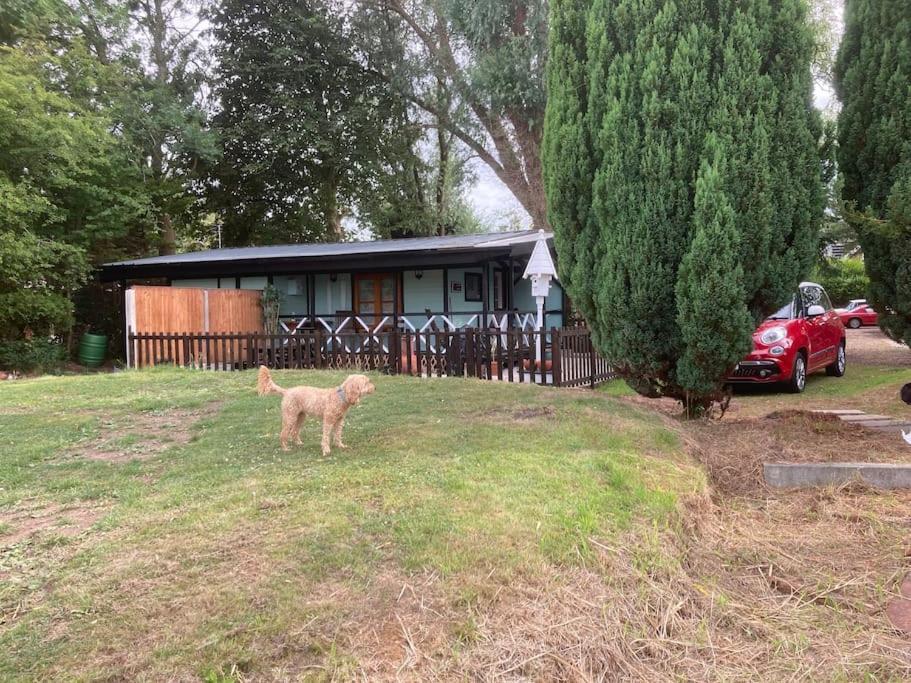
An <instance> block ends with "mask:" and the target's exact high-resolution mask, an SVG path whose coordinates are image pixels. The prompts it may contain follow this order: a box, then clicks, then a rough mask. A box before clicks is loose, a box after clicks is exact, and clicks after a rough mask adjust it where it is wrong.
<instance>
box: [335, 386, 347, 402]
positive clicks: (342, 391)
mask: <svg viewBox="0 0 911 683" xmlns="http://www.w3.org/2000/svg"><path fill="white" fill-rule="evenodd" d="M335 393H336V394H338V400H339V401H341V402H342V403H343V404H344V405H348V399H347V398H346V397H345V388H344V387H335Z"/></svg>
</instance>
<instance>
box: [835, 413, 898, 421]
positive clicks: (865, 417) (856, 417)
mask: <svg viewBox="0 0 911 683" xmlns="http://www.w3.org/2000/svg"><path fill="white" fill-rule="evenodd" d="M838 419H839V420H841V421H842V422H864V423H866V422H877V421H882V420H891V419H892V418H891V417H889V416H888V415H870V414H868V413H863V414H861V415H839V416H838Z"/></svg>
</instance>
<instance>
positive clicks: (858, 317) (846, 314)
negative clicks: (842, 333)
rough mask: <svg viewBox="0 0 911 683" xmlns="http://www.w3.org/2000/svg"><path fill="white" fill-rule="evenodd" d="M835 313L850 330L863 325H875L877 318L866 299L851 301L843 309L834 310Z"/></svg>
mask: <svg viewBox="0 0 911 683" xmlns="http://www.w3.org/2000/svg"><path fill="white" fill-rule="evenodd" d="M835 312H836V313H838V317H840V318H841V321H842V322H843V323H844V324H845V325H847V326H848V327H850V328H851V329H852V330H856V329H857V328H858V327H862V326H863V325H875V324H876V319H877V317H878V316H877V315H876V311H874V310H873V309H872V308H871V307H870V304H868V303H867V300H866V299H852V300H851V301H849V302H848V305H847V306H846V307H845V308H836V309H835Z"/></svg>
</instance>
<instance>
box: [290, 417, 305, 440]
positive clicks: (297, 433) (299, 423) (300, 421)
mask: <svg viewBox="0 0 911 683" xmlns="http://www.w3.org/2000/svg"><path fill="white" fill-rule="evenodd" d="M305 417H307V415H306V413H298V414H297V418H296V419H295V421H294V430H293V434H294V443H295V444H297V445H298V446H303V445H304V442H303V441H301V427H303V426H304V418H305Z"/></svg>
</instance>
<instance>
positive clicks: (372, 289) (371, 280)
mask: <svg viewBox="0 0 911 683" xmlns="http://www.w3.org/2000/svg"><path fill="white" fill-rule="evenodd" d="M394 277H395V275H394V274H392V273H359V274H356V275H355V276H354V311H355V313H356V314H357V315H358V316H360V318H361V320H363V321H364V322H365V323H367V324H368V325H370V327H371V329H372V328H375V327H376V326H377V325H379V324H380V322H381V321H382V320H383V318H384V317H386V316H389V320H387V321H386V324H385V325H384V327H391V326H392V314H393V311H394V309H395V284H394V280H393V278H394Z"/></svg>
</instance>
